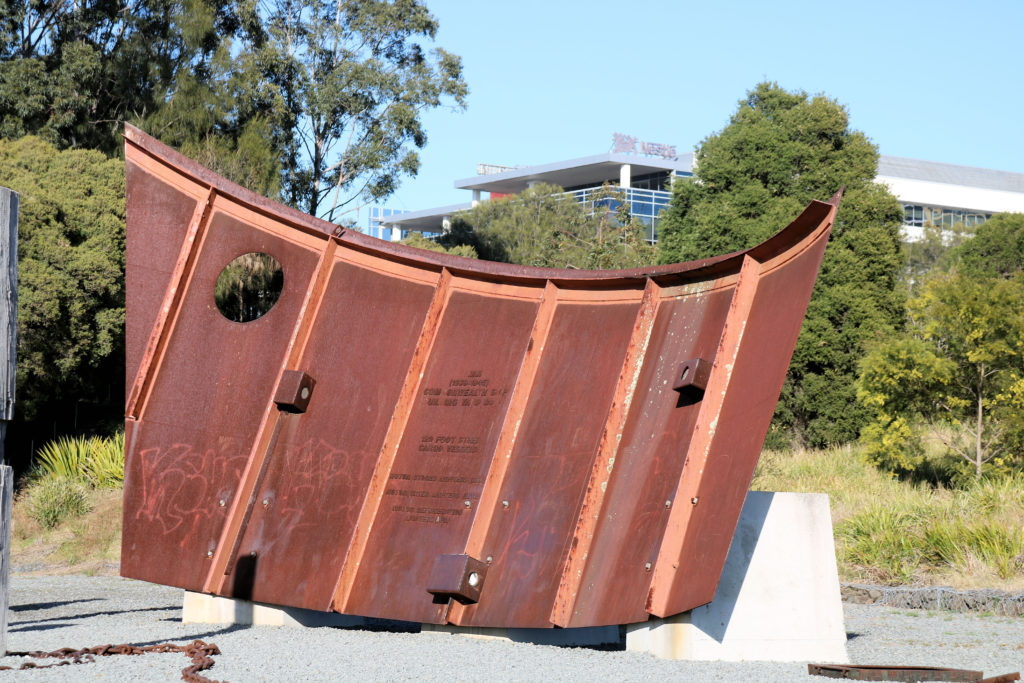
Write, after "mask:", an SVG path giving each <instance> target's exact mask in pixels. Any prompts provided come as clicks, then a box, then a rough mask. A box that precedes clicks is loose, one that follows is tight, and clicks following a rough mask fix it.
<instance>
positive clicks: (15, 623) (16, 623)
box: [7, 607, 174, 631]
mask: <svg viewBox="0 0 1024 683" xmlns="http://www.w3.org/2000/svg"><path fill="white" fill-rule="evenodd" d="M170 609H174V608H173V607H143V608H140V609H121V610H109V611H105V612H89V613H87V614H65V615H62V616H59V617H49V618H47V619H26V620H24V621H21V620H20V619H16V620H12V622H11V626H9V627H8V628H7V630H8V631H43V630H46V629H48V628H62V627H64V626H68V625H69V624H51V625H49V626H24V625H23V624H45V623H47V622H53V621H64V622H66V621H76V620H78V619H89V618H90V617H104V616H112V615H115V614H129V613H131V612H166V611H167V610H170Z"/></svg>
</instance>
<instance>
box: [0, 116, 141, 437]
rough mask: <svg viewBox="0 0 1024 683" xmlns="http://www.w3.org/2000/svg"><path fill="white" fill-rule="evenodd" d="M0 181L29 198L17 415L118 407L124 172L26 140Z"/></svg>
mask: <svg viewBox="0 0 1024 683" xmlns="http://www.w3.org/2000/svg"><path fill="white" fill-rule="evenodd" d="M0 177H2V178H3V179H4V183H5V184H6V185H8V186H10V187H11V188H12V189H14V190H15V191H17V192H19V193H20V194H21V207H20V208H21V216H20V224H19V227H18V232H19V241H18V269H19V273H18V274H19V282H18V369H17V373H18V374H17V381H18V389H17V391H18V403H17V404H16V407H17V409H18V410H19V412H20V413H21V414H22V415H23V416H24V417H26V418H28V419H32V418H33V417H34V416H35V415H36V414H37V413H39V412H40V411H42V410H44V409H45V408H47V407H48V406H54V405H56V404H59V403H61V402H66V401H68V400H70V401H72V402H73V401H74V400H75V399H82V400H85V401H89V402H94V403H98V402H103V401H109V402H112V403H113V404H114V405H115V406H116V407H120V401H119V400H118V396H119V392H121V391H123V382H122V380H121V379H120V378H121V377H122V376H123V372H124V370H123V369H124V239H125V237H124V232H125V227H124V218H125V216H124V201H125V189H124V163H123V162H121V161H118V160H116V159H107V158H106V157H105V156H104V155H103V154H101V153H100V152H97V151H89V150H65V151H58V150H57V149H56V148H55V147H53V146H52V145H50V144H49V143H46V142H44V141H43V140H40V139H39V138H36V137H33V136H28V137H24V138H21V139H20V140H17V141H7V140H0Z"/></svg>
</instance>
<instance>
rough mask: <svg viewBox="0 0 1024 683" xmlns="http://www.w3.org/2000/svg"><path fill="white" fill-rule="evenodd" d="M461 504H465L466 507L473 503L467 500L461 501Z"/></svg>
mask: <svg viewBox="0 0 1024 683" xmlns="http://www.w3.org/2000/svg"><path fill="white" fill-rule="evenodd" d="M463 505H465V506H466V507H472V505H473V504H472V503H470V502H469V501H468V500H467V501H464V502H463Z"/></svg>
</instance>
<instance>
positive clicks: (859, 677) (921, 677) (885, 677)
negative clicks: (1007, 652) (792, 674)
mask: <svg viewBox="0 0 1024 683" xmlns="http://www.w3.org/2000/svg"><path fill="white" fill-rule="evenodd" d="M807 673H808V674H809V675H811V676H823V677H825V678H844V679H846V680H851V681H907V682H908V683H918V682H922V683H923V682H924V681H973V682H974V683H1012V682H1013V681H1017V680H1020V673H1018V672H1014V673H1010V674H1003V675H1001V676H992V677H991V678H983V676H984V675H985V674H984V673H983V672H981V671H973V670H970V669H950V668H946V667H941V666H888V665H879V664H808V665H807Z"/></svg>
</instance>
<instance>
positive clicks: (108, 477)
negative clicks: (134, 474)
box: [86, 432, 124, 489]
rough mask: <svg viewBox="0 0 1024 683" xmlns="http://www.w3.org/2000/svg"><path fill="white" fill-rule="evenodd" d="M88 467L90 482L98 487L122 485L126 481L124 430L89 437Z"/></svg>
mask: <svg viewBox="0 0 1024 683" xmlns="http://www.w3.org/2000/svg"><path fill="white" fill-rule="evenodd" d="M86 469H87V474H88V477H89V481H90V483H92V485H93V486H95V487H97V488H101V489H105V488H117V487H118V486H121V484H123V483H124V432H118V433H116V434H114V436H111V437H108V438H100V437H93V438H91V439H89V456H88V463H87V467H86Z"/></svg>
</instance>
